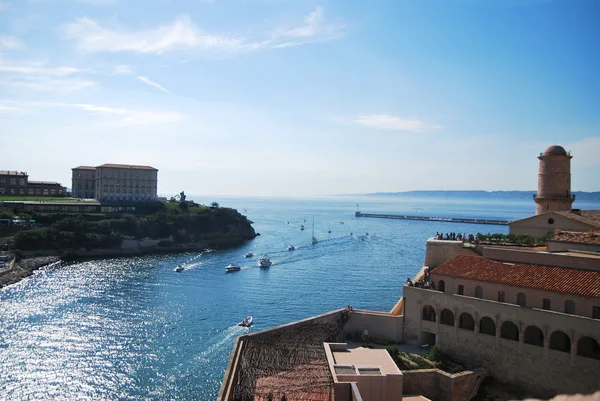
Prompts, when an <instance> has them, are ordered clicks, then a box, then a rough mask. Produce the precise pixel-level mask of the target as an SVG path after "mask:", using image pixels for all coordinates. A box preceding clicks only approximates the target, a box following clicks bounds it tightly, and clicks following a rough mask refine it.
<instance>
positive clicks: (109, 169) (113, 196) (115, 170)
mask: <svg viewBox="0 0 600 401" xmlns="http://www.w3.org/2000/svg"><path fill="white" fill-rule="evenodd" d="M157 187H158V169H156V168H154V167H151V166H139V165H127V164H103V165H101V166H98V167H96V172H95V195H96V199H97V200H99V201H126V202H155V201H156V200H157Z"/></svg>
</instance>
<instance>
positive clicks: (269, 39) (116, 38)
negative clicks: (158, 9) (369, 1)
mask: <svg viewBox="0 0 600 401" xmlns="http://www.w3.org/2000/svg"><path fill="white" fill-rule="evenodd" d="M344 29H345V27H344V26H343V25H339V24H331V23H328V22H327V21H326V20H325V16H324V10H323V8H321V7H317V9H316V10H315V11H314V12H312V13H310V14H309V15H308V16H306V17H305V18H304V24H302V25H300V26H297V27H291V28H278V29H275V30H272V31H271V32H270V34H269V35H267V36H266V37H265V36H264V35H263V37H261V36H260V35H252V34H248V35H245V36H240V35H235V34H229V33H227V34H216V33H206V32H202V31H201V30H200V29H199V28H198V27H197V26H196V25H195V24H194V23H193V22H192V21H191V20H190V18H189V17H179V18H176V19H175V20H174V21H173V22H171V23H168V24H163V25H160V26H158V27H155V28H151V29H145V30H139V31H131V30H127V29H119V28H110V27H106V26H102V25H101V24H100V23H98V22H96V21H94V20H93V19H90V18H79V19H77V20H75V21H74V22H72V23H70V24H67V25H65V26H64V33H65V37H66V38H67V39H69V40H73V41H74V42H75V43H76V46H77V48H78V49H79V50H80V51H83V52H88V53H94V52H107V53H116V52H135V53H150V54H163V53H166V52H171V51H184V50H190V49H196V50H198V51H201V52H206V53H219V54H220V53H244V52H251V51H256V50H260V49H268V48H283V47H291V46H298V45H301V44H306V43H311V42H320V41H327V40H332V39H338V38H341V37H342V36H343V35H344Z"/></svg>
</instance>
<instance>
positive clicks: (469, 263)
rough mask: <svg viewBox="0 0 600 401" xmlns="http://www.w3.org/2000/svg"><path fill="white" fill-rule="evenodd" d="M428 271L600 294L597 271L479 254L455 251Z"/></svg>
mask: <svg viewBox="0 0 600 401" xmlns="http://www.w3.org/2000/svg"><path fill="white" fill-rule="evenodd" d="M431 274H432V276H451V277H458V278H463V279H467V280H474V281H483V282H488V283H496V284H503V285H510V286H515V287H523V288H533V289H537V290H546V291H555V292H560V293H564V294H577V295H582V296H585V297H596V298H600V272H599V271H592V270H577V269H568V268H564V267H551V266H541V265H532V264H527V263H503V262H498V261H495V260H490V259H486V258H483V257H480V256H470V255H457V256H455V257H453V258H452V259H450V260H448V261H447V262H444V263H442V264H441V265H440V266H438V267H436V268H435V269H434V270H432V271H431Z"/></svg>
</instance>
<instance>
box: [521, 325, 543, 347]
mask: <svg viewBox="0 0 600 401" xmlns="http://www.w3.org/2000/svg"><path fill="white" fill-rule="evenodd" d="M523 340H524V342H525V344H531V345H537V346H538V347H543V346H544V333H542V330H540V329H539V328H538V327H536V326H529V327H527V328H526V329H525V338H524V339H523Z"/></svg>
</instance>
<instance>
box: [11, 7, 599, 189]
mask: <svg viewBox="0 0 600 401" xmlns="http://www.w3.org/2000/svg"><path fill="white" fill-rule="evenodd" d="M598 21H600V2H599V1H597V0H485V1H478V0H443V1H442V0H436V1H433V0H320V1H313V0H168V1H165V0H144V1H142V0H0V170H18V171H26V172H28V173H29V176H30V179H32V180H45V181H58V182H61V183H62V184H63V185H65V186H67V187H70V186H71V168H73V167H76V166H80V165H92V166H97V165H101V164H104V163H121V164H141V165H151V166H153V167H155V168H157V169H159V175H158V177H159V178H158V179H159V184H158V186H159V189H158V192H159V195H164V196H169V197H170V196H172V195H174V194H176V193H179V192H180V191H181V190H185V192H186V193H191V194H207V195H213V194H214V195H247V196H312V195H327V194H358V193H372V192H399V191H410V190H436V189H439V190H532V189H533V190H534V189H535V188H537V173H538V163H539V161H538V159H537V156H538V155H539V154H540V153H541V152H543V151H544V150H545V149H546V148H547V147H548V146H550V145H554V144H558V145H562V146H563V147H565V149H567V150H568V151H571V155H572V156H573V159H572V161H571V173H572V190H573V191H599V190H600V156H599V155H600V73H599V72H600V40H599V38H600V24H599V23H598Z"/></svg>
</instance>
